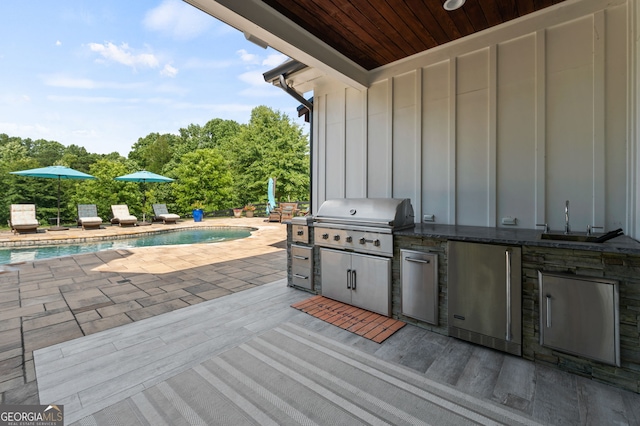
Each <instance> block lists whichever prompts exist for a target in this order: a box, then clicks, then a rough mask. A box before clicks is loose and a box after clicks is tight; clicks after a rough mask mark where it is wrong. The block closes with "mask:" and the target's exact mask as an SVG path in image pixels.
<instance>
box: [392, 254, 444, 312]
mask: <svg viewBox="0 0 640 426" xmlns="http://www.w3.org/2000/svg"><path fill="white" fill-rule="evenodd" d="M400 258H401V264H400V281H401V282H402V314H403V315H406V316H408V317H411V318H415V319H419V320H421V321H425V322H428V323H430V324H436V325H437V324H438V255H437V254H433V253H422V252H418V251H411V250H400Z"/></svg>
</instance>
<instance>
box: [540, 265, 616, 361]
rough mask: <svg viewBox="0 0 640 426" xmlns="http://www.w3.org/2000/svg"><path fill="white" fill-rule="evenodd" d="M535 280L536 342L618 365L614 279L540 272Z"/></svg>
mask: <svg viewBox="0 0 640 426" xmlns="http://www.w3.org/2000/svg"><path fill="white" fill-rule="evenodd" d="M539 281H540V282H539V285H540V343H541V344H542V345H543V346H548V347H551V348H554V349H558V350H560V351H563V352H568V353H571V354H574V355H580V356H584V357H587V358H591V359H595V360H597V361H602V362H606V363H608V364H612V365H618V366H619V365H620V343H619V329H618V317H619V315H618V284H617V282H615V281H611V280H605V279H602V278H597V277H578V276H575V275H573V276H572V275H564V274H542V273H541V274H539Z"/></svg>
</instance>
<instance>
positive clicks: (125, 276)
mask: <svg viewBox="0 0 640 426" xmlns="http://www.w3.org/2000/svg"><path fill="white" fill-rule="evenodd" d="M170 226H172V225H162V224H154V225H152V226H145V227H136V228H120V227H111V226H106V227H104V229H102V230H96V231H82V230H78V229H75V228H72V229H70V230H68V231H59V232H40V233H38V234H30V235H29V234H25V235H14V234H11V233H9V232H5V233H1V234H0V243H2V242H8V241H20V242H23V243H24V244H31V243H32V242H33V241H34V240H41V241H40V242H43V243H48V242H49V241H51V240H52V239H53V240H56V241H57V242H58V243H63V242H67V241H68V240H70V239H71V240H78V239H94V238H105V237H106V238H108V237H112V236H114V235H122V234H125V233H139V232H150V231H153V230H165V229H168V228H169V227H170ZM197 226H247V227H252V228H255V229H256V230H255V231H254V232H252V234H251V236H250V237H248V238H245V239H241V240H234V241H226V242H221V243H213V244H193V245H178V246H158V247H141V248H135V249H126V250H124V249H118V250H109V251H103V252H97V253H88V254H82V255H74V256H67V257H60V258H54V259H48V260H40V261H35V262H26V263H24V264H19V265H10V266H7V265H4V266H0V403H2V404H38V403H39V401H38V388H37V382H36V377H35V369H34V363H33V351H34V350H36V349H40V348H44V347H47V346H50V345H53V344H57V343H61V342H65V341H68V340H71V339H74V338H77V337H81V336H84V335H88V334H92V333H96V332H98V331H102V330H106V329H110V328H114V327H118V326H120V325H123V324H127V323H131V322H134V321H138V320H141V319H144V318H149V317H152V316H155V315H161V314H163V313H166V312H170V311H173V310H176V309H180V308H183V307H187V306H190V305H194V304H197V303H200V302H203V301H205V300H211V299H215V298H218V297H222V296H225V295H227V294H232V293H236V292H239V291H242V290H246V289H249V288H253V287H256V286H259V285H262V284H266V283H270V282H273V281H276V280H280V279H283V278H286V250H285V248H286V245H285V240H286V227H285V226H284V225H282V224H280V223H270V222H265V221H264V219H263V218H251V219H249V218H242V219H235V218H225V219H209V220H205V221H204V222H198V223H196V222H189V221H187V220H185V221H183V222H181V223H179V224H178V225H175V227H197Z"/></svg>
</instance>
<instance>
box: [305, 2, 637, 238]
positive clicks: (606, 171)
mask: <svg viewBox="0 0 640 426" xmlns="http://www.w3.org/2000/svg"><path fill="white" fill-rule="evenodd" d="M586 3H588V4H589V5H590V6H589V7H591V9H593V10H590V11H589V12H588V13H582V14H580V13H578V12H579V11H580V9H576V8H575V7H574V8H573V9H572V8H568V11H567V10H565V9H567V8H565V9H562V10H561V11H555V13H556V14H560V16H564V17H565V20H564V21H561V22H558V20H559V19H560V18H558V17H557V16H558V15H554V16H555V18H554V19H553V20H550V21H551V22H553V23H554V24H553V25H549V26H540V25H539V24H538V25H537V26H536V22H546V21H545V20H544V19H543V18H544V15H543V14H540V13H538V14H533V15H534V18H532V21H533V23H530V24H528V25H519V26H517V28H524V29H525V30H527V31H524V30H514V29H509V30H508V31H507V30H504V29H503V30H496V31H488V32H485V33H483V35H482V38H481V40H480V42H479V41H478V40H477V39H475V38H472V39H471V41H469V42H465V41H460V42H457V43H456V44H455V45H454V47H452V48H447V50H445V51H443V50H436V52H435V53H434V54H433V55H430V54H429V53H427V54H425V55H424V56H423V57H421V59H420V61H418V62H419V63H420V66H418V67H414V68H413V69H411V70H408V71H407V70H403V72H402V73H398V74H395V75H391V76H387V77H385V78H380V79H379V80H378V81H375V82H373V83H372V84H371V85H370V87H369V88H368V89H367V90H364V91H361V90H357V89H354V88H349V87H346V86H344V85H343V84H342V83H338V82H337V81H328V80H325V81H323V82H322V84H319V85H318V86H317V87H315V88H314V99H315V102H316V108H315V111H314V147H315V150H316V152H315V154H316V155H315V164H314V167H315V168H316V169H317V177H318V179H319V180H316V185H315V191H314V194H313V197H314V202H315V203H314V205H315V206H319V205H320V204H321V203H322V201H324V200H325V199H330V198H341V197H398V198H411V201H412V204H413V206H414V209H415V212H416V220H417V221H418V220H420V219H421V218H422V217H423V215H425V214H430V215H434V216H435V223H442V224H459V225H477V226H505V225H502V223H501V219H502V218H504V217H513V218H517V226H518V227H522V228H535V227H536V224H538V223H545V222H546V223H548V224H549V226H550V227H551V229H558V230H559V229H563V226H564V205H565V201H566V200H569V201H570V219H571V225H572V229H573V230H576V231H583V230H586V229H587V226H588V225H595V226H603V227H604V228H605V229H615V228H618V227H622V228H624V229H625V231H626V232H627V234H630V235H633V234H634V233H636V235H635V236H636V237H637V230H636V229H635V228H636V227H637V226H638V225H637V224H636V219H635V214H636V213H635V212H636V207H635V204H636V203H637V199H638V198H640V197H638V194H637V190H638V189H637V183H636V182H635V178H634V177H635V176H637V170H636V169H637V168H638V159H637V158H635V157H634V155H635V153H636V151H637V147H636V142H635V140H636V139H635V136H634V135H633V131H632V130H633V129H635V126H631V125H630V124H629V123H630V122H631V121H633V120H631V119H630V111H631V110H633V109H634V108H635V107H634V108H632V107H631V105H632V103H631V101H633V99H631V100H630V98H633V97H630V96H629V93H628V92H629V89H628V87H629V86H631V85H632V83H630V82H631V81H632V79H631V78H630V74H631V72H630V71H629V70H630V69H632V67H630V62H631V61H632V59H631V58H632V55H631V54H630V52H631V51H632V50H631V48H630V46H631V45H633V42H632V40H631V39H630V37H631V36H630V35H629V34H630V31H628V27H629V25H630V24H629V22H631V19H630V16H629V13H630V12H628V11H629V10H630V9H633V8H630V6H629V4H627V3H626V2H624V1H618V2H617V3H616V4H615V5H613V6H610V7H608V8H606V9H601V8H598V7H597V5H596V2H586ZM601 7H604V6H601ZM521 21H525V24H526V19H524V20H522V19H521ZM529 29H530V31H529ZM413 62H416V60H415V59H413Z"/></svg>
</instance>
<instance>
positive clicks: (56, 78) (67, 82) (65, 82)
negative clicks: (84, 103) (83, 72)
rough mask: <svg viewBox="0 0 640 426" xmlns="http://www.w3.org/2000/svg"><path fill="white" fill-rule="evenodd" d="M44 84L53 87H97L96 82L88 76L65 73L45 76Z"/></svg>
mask: <svg viewBox="0 0 640 426" xmlns="http://www.w3.org/2000/svg"><path fill="white" fill-rule="evenodd" d="M43 80H44V84H46V85H47V86H51V87H65V88H68V89H95V88H97V85H96V83H95V82H94V81H93V80H91V79H88V78H72V77H67V76H63V75H50V76H45V77H44V78H43Z"/></svg>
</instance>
